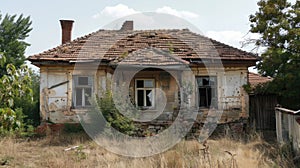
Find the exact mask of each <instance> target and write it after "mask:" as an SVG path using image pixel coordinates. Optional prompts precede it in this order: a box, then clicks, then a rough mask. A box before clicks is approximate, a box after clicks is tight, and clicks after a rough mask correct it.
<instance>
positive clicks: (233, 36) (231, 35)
mask: <svg viewBox="0 0 300 168" xmlns="http://www.w3.org/2000/svg"><path fill="white" fill-rule="evenodd" d="M206 36H208V37H210V38H212V39H214V40H217V41H220V42H222V43H225V44H231V45H234V46H237V45H238V44H240V42H241V41H243V37H244V34H243V33H242V32H240V31H208V32H206ZM239 47H240V45H239Z"/></svg>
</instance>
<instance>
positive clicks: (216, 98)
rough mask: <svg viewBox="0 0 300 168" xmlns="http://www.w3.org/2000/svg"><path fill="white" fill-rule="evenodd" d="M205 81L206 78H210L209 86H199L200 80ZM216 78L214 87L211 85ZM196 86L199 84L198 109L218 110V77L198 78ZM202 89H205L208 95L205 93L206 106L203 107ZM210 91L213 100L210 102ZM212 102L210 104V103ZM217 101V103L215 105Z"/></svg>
mask: <svg viewBox="0 0 300 168" xmlns="http://www.w3.org/2000/svg"><path fill="white" fill-rule="evenodd" d="M199 78H201V79H204V78H208V82H209V83H208V85H199V83H198V79H199ZM212 78H214V81H215V83H214V85H211V83H210V82H211V79H212ZM196 84H197V87H198V88H197V89H198V90H197V92H198V107H199V108H218V77H217V76H196ZM200 89H205V91H206V93H205V97H206V98H205V99H206V102H205V105H204V106H202V105H201V103H200V102H201V94H200ZM208 89H210V97H211V99H210V100H209V93H208ZM213 90H214V92H215V93H214V94H215V95H214V96H213ZM209 101H210V103H209ZM214 101H215V103H213V102H214Z"/></svg>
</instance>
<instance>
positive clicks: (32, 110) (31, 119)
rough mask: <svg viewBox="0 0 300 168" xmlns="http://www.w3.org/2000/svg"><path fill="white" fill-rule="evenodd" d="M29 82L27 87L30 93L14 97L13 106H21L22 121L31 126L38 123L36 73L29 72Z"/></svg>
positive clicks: (38, 103) (38, 95)
mask: <svg viewBox="0 0 300 168" xmlns="http://www.w3.org/2000/svg"><path fill="white" fill-rule="evenodd" d="M30 78H31V83H30V85H28V87H29V88H30V89H31V90H32V94H26V95H24V96H22V97H16V98H15V99H14V104H15V107H18V108H22V109H23V113H24V115H25V118H24V122H25V123H27V124H31V125H33V126H38V125H39V124H40V115H39V110H40V101H39V97H40V77H39V75H38V74H36V73H30Z"/></svg>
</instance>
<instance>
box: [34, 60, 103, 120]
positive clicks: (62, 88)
mask: <svg viewBox="0 0 300 168" xmlns="http://www.w3.org/2000/svg"><path fill="white" fill-rule="evenodd" d="M73 69H74V67H73V66H64V67H58V66H52V67H40V75H41V76H40V77H41V82H40V86H41V87H40V114H41V117H42V120H50V121H51V122H55V123H77V122H78V118H77V115H76V113H84V112H86V110H84V109H74V108H73V107H72V88H73V86H72V84H73V82H72V81H73V75H87V74H88V75H92V76H93V79H94V80H93V81H94V83H93V90H94V91H96V92H95V93H96V94H98V95H100V94H101V90H102V89H98V88H105V87H106V86H107V80H106V79H107V72H106V71H105V70H104V69H99V70H97V71H96V73H94V74H91V73H90V70H87V68H86V69H83V70H82V71H76V72H75V71H74V70H73Z"/></svg>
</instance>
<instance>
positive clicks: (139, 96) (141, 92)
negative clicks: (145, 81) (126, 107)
mask: <svg viewBox="0 0 300 168" xmlns="http://www.w3.org/2000/svg"><path fill="white" fill-rule="evenodd" d="M137 105H138V106H139V107H141V106H144V90H138V91H137Z"/></svg>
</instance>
